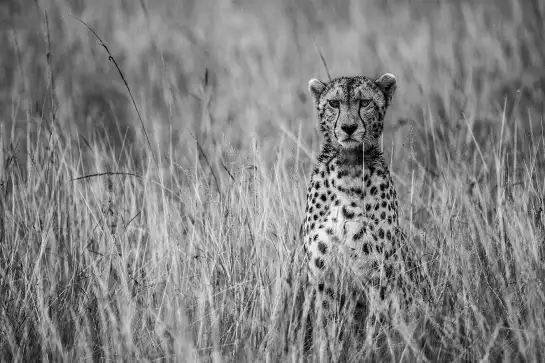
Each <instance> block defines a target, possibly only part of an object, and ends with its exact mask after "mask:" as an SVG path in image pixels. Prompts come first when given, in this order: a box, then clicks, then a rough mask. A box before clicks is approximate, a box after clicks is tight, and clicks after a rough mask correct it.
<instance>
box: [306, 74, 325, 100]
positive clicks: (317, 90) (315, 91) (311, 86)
mask: <svg viewBox="0 0 545 363" xmlns="http://www.w3.org/2000/svg"><path fill="white" fill-rule="evenodd" d="M324 88H325V83H324V82H322V81H320V80H317V79H316V78H313V79H311V80H310V81H308V91H309V92H310V94H311V95H312V98H314V102H316V103H318V100H319V99H320V95H321V94H322V92H323V91H324Z"/></svg>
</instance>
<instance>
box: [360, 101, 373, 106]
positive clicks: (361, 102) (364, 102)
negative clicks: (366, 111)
mask: <svg viewBox="0 0 545 363" xmlns="http://www.w3.org/2000/svg"><path fill="white" fill-rule="evenodd" d="M369 104H371V100H360V107H367V106H369Z"/></svg>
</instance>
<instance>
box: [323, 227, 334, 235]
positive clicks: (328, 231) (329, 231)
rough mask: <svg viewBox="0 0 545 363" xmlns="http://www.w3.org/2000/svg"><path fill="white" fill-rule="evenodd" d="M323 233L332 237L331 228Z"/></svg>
mask: <svg viewBox="0 0 545 363" xmlns="http://www.w3.org/2000/svg"><path fill="white" fill-rule="evenodd" d="M325 233H327V234H328V235H330V236H331V235H332V234H333V228H328V229H326V230H325Z"/></svg>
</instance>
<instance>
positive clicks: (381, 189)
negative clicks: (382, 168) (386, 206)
mask: <svg viewBox="0 0 545 363" xmlns="http://www.w3.org/2000/svg"><path fill="white" fill-rule="evenodd" d="M385 188H386V186H385V185H384V184H380V191H381V192H383V191H384V189H385Z"/></svg>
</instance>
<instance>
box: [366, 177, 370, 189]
mask: <svg viewBox="0 0 545 363" xmlns="http://www.w3.org/2000/svg"><path fill="white" fill-rule="evenodd" d="M365 186H366V187H367V188H369V187H370V186H371V179H369V180H367V183H366V184H365Z"/></svg>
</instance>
